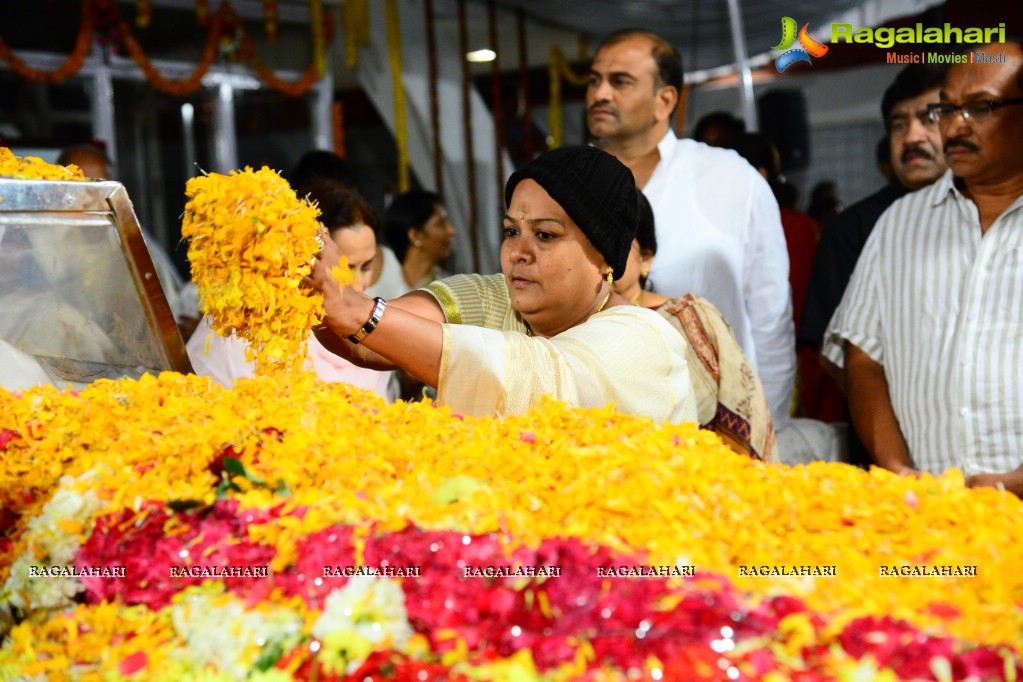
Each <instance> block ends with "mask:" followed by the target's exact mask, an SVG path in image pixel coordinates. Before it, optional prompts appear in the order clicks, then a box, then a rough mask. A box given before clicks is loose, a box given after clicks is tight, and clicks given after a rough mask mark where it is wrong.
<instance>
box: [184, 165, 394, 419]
mask: <svg viewBox="0 0 1023 682" xmlns="http://www.w3.org/2000/svg"><path fill="white" fill-rule="evenodd" d="M295 192H296V194H298V196H300V197H308V198H309V199H310V201H313V202H315V203H316V204H317V205H318V206H319V208H320V222H321V223H322V224H323V225H325V226H326V227H327V229H328V231H329V232H330V237H331V239H332V240H333V242H334V243H335V244H336V245H337V248H338V251H339V252H340V255H342V256H344V257H345V258H347V259H348V264H349V266H350V267H351V268H352V270H353V271H354V274H355V281H354V282H353V283H352V285H351V286H352V288H353V289H355V290H356V291H362V290H363V289H365V288H366V286H367V285H368V284H369V280H370V276H371V271H372V267H373V260H374V259H375V258H376V254H377V249H376V246H377V245H376V235H375V230H374V226H375V225H376V217H375V216H374V215H373V212H372V211H371V210H370V208H369V205H367V204H366V202H365V201H364V200H363V199H362V197H360V196H359V195H358V194H356V193H355V191H354V190H351V189H349V188H348V187H347V186H345V185H344V184H343V183H341V182H339V181H337V180H331V179H327V178H324V177H318V178H313V179H311V180H309V181H308V182H306V183H305V184H303V185H300V186H299V187H298V188H296V190H295ZM207 339H208V340H209V349H208V351H207ZM185 349H186V350H187V351H188V358H189V360H191V361H192V369H193V370H194V371H195V373H196V374H199V375H202V376H209V377H212V378H213V379H214V380H215V381H216V382H217V383H219V384H222V385H224V386H227V387H228V388H230V387H231V386H233V385H234V382H235V381H236V380H238V379H240V378H241V377H247V376H252V374H253V372H254V370H255V366H256V365H255V363H254V362H249V361H248V360H246V359H245V342H243V341H242V340H241V339H239V338H237V337H235V336H230V337H223V336H218V335H217V334H216V333H215V332H214V331H213V330H212V329H211V327H210V318H209V316H207V317H204V318H203V320H202V322H200V323H199V327H198V328H197V329H196V331H195V333H194V334H192V337H191V338H190V339H189V340H188V344H187V345H186V346H185ZM309 356H310V358H311V364H312V369H313V371H315V372H316V375H317V376H318V377H319V378H320V379H322V380H324V381H328V382H332V383H342V382H343V383H348V384H352V385H353V386H358V387H359V388H364V389H367V390H369V391H373V392H374V393H377V394H378V395H380V396H381V397H382V398H384V399H385V400H388V401H390V400H393V399H394V388H392V386H391V375H392V373H391V372H378V371H375V370H372V369H363V368H361V367H356V366H355V365H353V364H352V363H350V362H348V361H347V360H344V359H342V358H340V357H338V356H337V355H335V354H334V353H331V352H330V351H328V350H327V349H325V348H324V347H323V346H322V345H320V343H319V341H317V340H316V337H315V336H314V335H312V334H310V335H309Z"/></svg>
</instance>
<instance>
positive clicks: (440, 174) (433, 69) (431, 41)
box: [423, 0, 444, 196]
mask: <svg viewBox="0 0 1023 682" xmlns="http://www.w3.org/2000/svg"><path fill="white" fill-rule="evenodd" d="M423 11H424V13H425V14H426V59H427V68H428V70H429V78H430V134H431V136H432V137H433V177H434V187H433V189H434V191H435V192H437V194H438V195H440V196H444V164H443V160H444V154H443V152H442V151H441V144H440V98H439V97H438V96H437V35H436V32H435V26H434V15H433V0H426V3H425V4H424V6H423Z"/></svg>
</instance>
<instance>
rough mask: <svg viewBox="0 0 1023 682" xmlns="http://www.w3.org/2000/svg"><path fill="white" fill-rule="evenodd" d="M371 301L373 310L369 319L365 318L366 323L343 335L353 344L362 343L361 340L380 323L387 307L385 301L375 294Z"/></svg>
mask: <svg viewBox="0 0 1023 682" xmlns="http://www.w3.org/2000/svg"><path fill="white" fill-rule="evenodd" d="M373 303H374V305H373V312H372V313H371V314H370V316H369V319H368V320H366V324H364V325H362V329H360V330H359V331H357V332H355V333H354V334H352V335H351V336H346V337H345V338H347V339H348V340H349V341H351V342H352V343H354V344H359V343H362V340H363V339H364V338H366V337H367V336H369V334H370V332H372V331H373V330H374V329H376V328H377V325H378V324H380V318H381V317H383V316H384V308H386V307H387V301H385V300H384V299H382V298H380V297H379V296H377V297H376V298H374V299H373Z"/></svg>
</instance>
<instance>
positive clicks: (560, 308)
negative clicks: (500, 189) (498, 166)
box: [501, 179, 607, 337]
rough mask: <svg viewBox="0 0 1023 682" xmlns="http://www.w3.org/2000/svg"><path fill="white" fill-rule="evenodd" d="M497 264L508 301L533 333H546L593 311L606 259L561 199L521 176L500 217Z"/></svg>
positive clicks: (580, 318) (584, 317)
mask: <svg viewBox="0 0 1023 682" xmlns="http://www.w3.org/2000/svg"><path fill="white" fill-rule="evenodd" d="M501 269H502V270H503V271H504V278H505V281H506V282H507V283H508V293H509V294H510V295H511V303H512V307H513V308H515V310H517V311H518V312H519V314H520V315H522V317H523V319H525V320H526V322H528V323H529V326H530V327H531V328H532V330H533V333H535V334H537V335H538V336H545V337H550V336H554V335H555V334H559V333H561V332H563V331H565V330H566V329H569V328H571V327H574V326H575V325H577V324H580V323H582V322H584V321H585V320H586V319H587V318H588V317H589V316H590V315H592V314H593V313H594V312H596V309H597V307H598V306H599V305H600V300H599V295H600V293H601V283H602V281H603V279H604V276H605V273H606V272H607V263H606V262H605V260H604V256H603V255H601V253H600V252H599V251H597V249H596V247H594V246H593V244H591V243H590V240H589V239H587V237H586V235H585V234H583V231H582V230H580V229H579V227H578V226H577V225H576V224H575V222H573V220H572V219H571V218H569V217H568V214H567V213H565V210H564V209H563V208H561V205H560V204H558V202H556V201H554V199H552V198H551V196H550V195H549V194H547V191H546V190H545V189H544V188H543V187H541V186H540V185H539V184H537V183H536V181H534V180H531V179H526V180H523V181H521V182H520V183H519V184H518V185H516V187H515V191H514V193H513V194H512V199H511V205H510V206H509V207H508V214H507V215H506V216H505V217H504V241H503V242H502V243H501Z"/></svg>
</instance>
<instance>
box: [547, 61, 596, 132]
mask: <svg viewBox="0 0 1023 682" xmlns="http://www.w3.org/2000/svg"><path fill="white" fill-rule="evenodd" d="M548 55H549V56H548V60H547V71H548V73H549V74H550V102H551V105H550V107H551V108H550V111H549V112H548V114H547V122H548V125H549V126H550V130H551V138H552V140H553V141H552V143H551V148H552V149H556V148H558V147H560V146H561V145H562V143H563V142H564V140H563V138H564V113H563V111H562V109H561V79H562V78H564V79H565V80H566V81H568V83H569V84H570V85H574V86H575V87H577V88H578V87H585V86H586V84H587V82H588V81H589V77H588V76H587V74H582V75H579V74H577V73H575V72H574V71H572V67H571V66H569V64H568V60H567V59H565V53H564V52H562V51H561V48H560V47H558V46H557V45H552V46H551V49H550V52H549V53H548Z"/></svg>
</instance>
